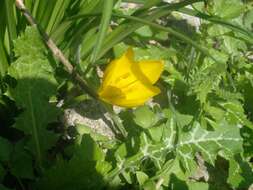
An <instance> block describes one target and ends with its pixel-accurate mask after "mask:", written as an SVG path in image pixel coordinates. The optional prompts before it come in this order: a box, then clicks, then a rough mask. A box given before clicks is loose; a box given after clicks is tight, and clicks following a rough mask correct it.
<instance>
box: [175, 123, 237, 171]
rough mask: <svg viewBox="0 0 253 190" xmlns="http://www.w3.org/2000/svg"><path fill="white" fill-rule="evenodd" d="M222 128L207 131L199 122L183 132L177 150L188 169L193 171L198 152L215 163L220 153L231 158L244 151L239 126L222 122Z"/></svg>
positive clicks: (206, 159)
mask: <svg viewBox="0 0 253 190" xmlns="http://www.w3.org/2000/svg"><path fill="white" fill-rule="evenodd" d="M220 125H222V126H221V129H220V130H217V131H207V130H204V129H202V128H201V126H200V125H199V123H195V124H194V125H193V126H192V130H191V131H189V132H186V133H182V134H181V135H180V136H179V140H178V143H177V145H176V147H177V148H176V152H177V154H178V156H179V157H180V158H181V161H182V163H183V165H184V166H185V168H186V169H187V170H188V171H191V167H190V166H192V164H193V159H194V156H195V153H196V152H201V154H202V156H203V158H204V160H205V161H207V162H209V163H211V164H212V165H214V164H215V159H216V157H217V155H218V154H221V155H222V156H223V157H225V158H231V157H232V156H233V155H234V154H236V153H239V152H241V151H242V138H241V136H240V132H239V128H238V127H237V126H229V125H228V124H226V123H221V124H220Z"/></svg>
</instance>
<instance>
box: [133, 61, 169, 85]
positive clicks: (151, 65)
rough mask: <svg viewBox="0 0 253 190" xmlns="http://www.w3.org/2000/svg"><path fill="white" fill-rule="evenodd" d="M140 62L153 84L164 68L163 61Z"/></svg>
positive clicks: (143, 71)
mask: <svg viewBox="0 0 253 190" xmlns="http://www.w3.org/2000/svg"><path fill="white" fill-rule="evenodd" d="M138 64H139V67H140V70H141V72H142V73H143V74H144V75H145V76H146V78H147V79H148V80H149V81H150V82H151V83H152V84H154V83H155V82H156V81H157V80H158V79H159V77H160V75H161V73H162V72H163V68H164V62H163V61H140V62H139V63H138Z"/></svg>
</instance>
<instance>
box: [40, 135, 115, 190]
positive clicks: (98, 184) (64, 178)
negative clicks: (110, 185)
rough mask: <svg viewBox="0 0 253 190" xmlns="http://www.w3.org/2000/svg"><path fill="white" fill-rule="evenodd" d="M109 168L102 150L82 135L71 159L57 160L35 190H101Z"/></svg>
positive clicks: (86, 136)
mask: <svg viewBox="0 0 253 190" xmlns="http://www.w3.org/2000/svg"><path fill="white" fill-rule="evenodd" d="M97 161H99V162H97ZM103 162H104V163H103ZM110 167H111V166H110V164H109V163H107V162H106V161H105V155H104V153H103V151H102V149H100V148H99V146H98V145H97V144H96V142H94V141H93V140H92V138H91V137H90V136H88V135H84V136H83V140H82V143H81V145H77V147H76V150H75V153H74V155H73V157H72V158H71V159H70V160H69V161H67V160H63V159H62V158H58V160H57V162H56V164H55V165H54V166H53V167H51V168H50V169H48V170H47V171H46V172H45V174H44V176H43V177H42V178H40V179H39V180H38V182H37V183H36V188H35V189H62V190H69V189H75V190H83V189H84V188H85V189H101V188H102V187H103V185H104V181H103V175H104V174H106V173H107V171H108V170H109V169H110Z"/></svg>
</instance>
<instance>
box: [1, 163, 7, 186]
mask: <svg viewBox="0 0 253 190" xmlns="http://www.w3.org/2000/svg"><path fill="white" fill-rule="evenodd" d="M5 174H6V171H5V169H4V168H3V166H2V165H0V183H1V182H2V180H3V179H4V176H5Z"/></svg>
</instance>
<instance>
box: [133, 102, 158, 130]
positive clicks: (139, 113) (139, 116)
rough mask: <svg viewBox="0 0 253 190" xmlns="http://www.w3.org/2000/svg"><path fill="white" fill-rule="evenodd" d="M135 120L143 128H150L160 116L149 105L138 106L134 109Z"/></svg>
mask: <svg viewBox="0 0 253 190" xmlns="http://www.w3.org/2000/svg"><path fill="white" fill-rule="evenodd" d="M133 114H134V121H135V123H136V124H137V125H139V126H141V127H143V128H149V127H152V126H153V125H155V124H156V122H157V121H158V118H157V116H156V114H155V113H154V112H152V111H151V110H150V108H149V107H148V106H142V107H138V108H137V109H136V110H134V113H133Z"/></svg>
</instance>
